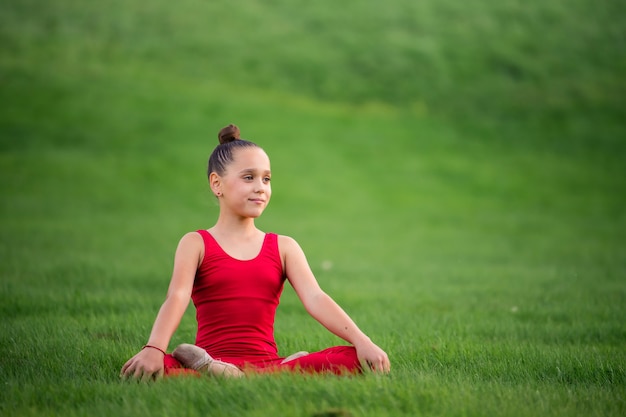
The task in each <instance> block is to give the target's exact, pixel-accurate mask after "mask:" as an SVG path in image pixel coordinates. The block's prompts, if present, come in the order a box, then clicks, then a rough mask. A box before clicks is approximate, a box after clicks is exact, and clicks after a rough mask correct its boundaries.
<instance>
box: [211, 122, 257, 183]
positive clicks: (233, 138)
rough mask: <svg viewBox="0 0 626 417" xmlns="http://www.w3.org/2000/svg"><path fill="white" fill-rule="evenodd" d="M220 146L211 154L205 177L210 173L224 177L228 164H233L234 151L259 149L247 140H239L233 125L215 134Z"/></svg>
mask: <svg viewBox="0 0 626 417" xmlns="http://www.w3.org/2000/svg"><path fill="white" fill-rule="evenodd" d="M217 138H218V139H219V141H220V144H219V145H217V146H216V147H215V149H214V150H213V153H212V154H211V156H210V157H209V169H208V172H207V175H211V172H215V173H217V175H224V172H225V171H226V167H227V166H228V164H230V163H231V162H233V159H234V156H233V154H234V150H235V149H239V148H259V147H260V146H259V145H257V144H256V143H254V142H250V141H249V140H245V139H241V138H240V132H239V128H238V127H237V126H235V125H233V124H230V125H228V126H226V127H223V128H222V129H220V131H219V133H218V134H217Z"/></svg>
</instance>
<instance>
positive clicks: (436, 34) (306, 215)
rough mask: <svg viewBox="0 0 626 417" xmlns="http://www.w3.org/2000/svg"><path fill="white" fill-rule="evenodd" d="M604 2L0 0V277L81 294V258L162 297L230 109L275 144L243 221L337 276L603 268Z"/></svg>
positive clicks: (608, 157)
mask: <svg viewBox="0 0 626 417" xmlns="http://www.w3.org/2000/svg"><path fill="white" fill-rule="evenodd" d="M624 12H625V10H624V3H623V2H621V1H617V0H615V1H613V0H604V1H591V0H576V1H560V0H559V1H550V2H527V1H521V0H504V1H500V0H499V1H496V0H476V1H472V2H458V1H453V0H437V1H414V0H390V1H386V2H383V3H381V2H374V1H353V0H348V1H342V2H331V1H316V2H310V1H299V0H289V1H287V0H273V1H264V2H259V1H254V0H244V1H239V2H225V1H211V2H206V1H199V0H181V1H178V2H175V3H172V2H168V1H161V0H156V1H151V2H140V1H122V0H103V1H98V2H85V1H76V0H55V1H48V2H40V1H28V0H9V1H4V2H2V4H1V5H0V45H1V48H0V97H1V102H2V105H1V107H0V169H1V172H2V176H1V180H0V187H1V189H2V198H1V203H0V213H1V215H2V218H1V226H2V227H0V239H1V240H0V255H1V257H2V263H3V266H2V268H3V275H4V276H5V277H8V278H7V279H6V281H5V283H4V284H3V285H5V289H6V291H5V294H7V297H9V295H10V294H13V296H15V294H17V293H23V292H24V291H26V290H25V289H20V288H21V287H20V286H19V285H17V284H16V282H18V281H19V280H25V281H21V283H22V284H24V283H25V282H30V281H29V280H31V279H32V280H33V282H35V279H37V280H38V281H36V282H38V283H43V284H44V285H43V286H42V287H41V288H46V287H45V286H46V285H48V286H49V287H47V288H48V289H49V288H51V287H50V286H52V287H54V285H64V284H63V278H60V277H70V278H65V279H67V280H69V281H68V282H65V284H68V283H70V284H71V286H72V288H77V290H76V291H79V289H80V288H81V285H87V284H81V283H80V282H82V278H83V277H84V276H85V275H89V276H93V275H94V274H95V275H98V274H105V275H107V277H108V278H107V279H106V280H103V281H101V282H99V283H97V284H96V283H93V282H92V283H90V284H89V285H91V287H89V291H90V292H92V293H93V291H94V288H99V287H98V285H99V286H102V288H109V286H111V287H112V286H114V285H117V284H120V283H121V282H122V281H123V280H124V282H125V285H129V284H128V283H127V281H125V280H126V279H127V278H128V277H130V278H131V279H130V281H131V282H137V291H140V288H141V289H142V290H141V291H144V290H145V283H146V282H153V280H154V276H155V275H158V276H159V277H160V278H159V279H160V280H161V281H160V282H161V283H162V285H161V286H159V287H158V288H156V287H155V294H157V293H158V294H163V288H164V285H165V283H166V282H167V279H168V278H169V277H168V273H169V268H170V265H171V256H172V253H173V250H174V247H175V242H177V239H178V238H179V237H180V236H181V235H182V234H183V233H185V232H186V231H188V230H194V229H197V228H208V227H210V226H211V225H212V224H213V222H214V220H215V218H216V214H217V204H216V203H215V202H214V200H213V199H212V197H211V195H210V193H209V190H208V186H207V182H206V172H205V171H206V161H207V159H208V156H209V154H210V153H211V151H212V150H213V148H214V146H215V145H216V144H217V137H216V134H217V131H218V130H219V129H220V128H221V127H223V126H224V125H227V124H229V123H235V124H237V125H239V127H240V128H241V131H242V136H243V137H244V138H247V139H250V140H253V141H255V142H257V143H259V144H260V145H261V146H262V147H264V148H265V149H266V151H267V152H268V154H269V155H270V157H271V159H272V168H273V171H274V178H273V187H274V196H273V201H272V203H271V205H270V207H269V209H268V211H267V212H266V213H265V214H264V216H263V217H262V218H261V219H259V223H258V224H259V227H261V228H262V229H264V230H272V231H275V232H278V233H284V234H288V235H292V236H294V237H295V238H296V239H297V240H299V241H300V243H301V244H302V246H303V247H304V248H305V250H306V251H307V253H308V254H309V257H310V261H311V263H312V265H313V267H314V269H315V271H316V272H318V273H319V274H320V279H321V280H322V281H323V282H324V284H325V285H327V286H329V287H330V290H333V289H335V290H337V291H339V293H340V294H341V291H342V289H343V291H345V293H346V294H347V293H349V292H350V293H354V292H357V293H358V291H359V290H357V289H355V288H354V285H352V284H353V283H354V282H360V281H363V280H364V281H363V282H365V283H366V285H365V286H364V288H363V293H364V294H371V295H368V296H365V295H364V296H363V297H365V299H366V300H367V298H368V297H375V298H381V297H383V296H385V295H386V294H387V295H394V294H395V295H397V294H398V293H399V291H401V290H402V289H405V288H413V287H412V286H413V285H416V283H422V284H423V285H424V286H426V285H427V282H429V281H431V280H432V279H434V277H440V278H442V277H447V279H450V280H451V281H450V282H451V283H458V282H465V284H466V285H469V286H470V287H471V285H472V284H471V281H472V277H475V276H476V275H477V274H480V273H481V271H484V270H490V271H493V268H501V269H499V270H498V271H497V273H495V274H494V280H495V279H496V278H495V276H499V277H501V276H505V275H507V273H506V271H509V273H510V274H511V275H512V277H513V278H514V277H515V276H516V275H515V273H511V272H510V270H511V269H513V270H516V269H515V268H525V270H527V271H528V270H531V271H532V270H533V268H536V269H537V270H540V271H543V272H542V273H539V275H541V276H543V277H545V276H547V275H545V271H554V270H558V269H559V268H561V269H560V270H565V271H570V272H571V274H569V272H567V274H569V275H568V277H570V278H571V276H573V275H575V274H576V273H578V272H576V271H581V270H584V269H585V268H599V265H602V266H603V268H605V269H603V270H602V271H604V272H605V273H606V274H609V275H610V276H612V277H614V278H615V277H620V276H621V277H623V273H624V263H623V255H624V248H625V243H624V239H623V237H624V232H626V228H625V225H626V218H625V211H624V208H625V197H624V190H625V187H624V186H625V185H626V179H625V175H624V174H625V169H624V157H625V156H626V144H625V142H624V140H625V133H626V124H625V116H626V114H625V113H626V106H625V104H626V103H625V97H626V83H625V81H624V74H625V70H626V55H625V53H624V41H625V29H626V26H625V17H624V16H625V15H626V13H624ZM146 258H148V259H149V260H150V262H149V265H146V262H145V261H146ZM36 259H39V262H37V263H35V264H32V261H33V260H36ZM81 268H82V269H81ZM135 268H136V269H135ZM68 271H69V272H68ZM85 271H88V272H85ZM105 271H106V272H105ZM164 271H167V273H165V272H164ZM329 271H333V272H332V273H333V274H334V275H332V276H333V277H337V276H341V277H343V278H344V279H345V280H347V281H346V282H347V283H344V284H336V280H334V279H331V276H330V275H328V274H330V272H329ZM594 271H596V272H594V274H592V275H591V276H590V277H589V278H588V279H589V282H588V283H587V284H589V285H591V282H593V280H594V279H596V278H597V275H595V274H596V273H597V271H598V270H597V269H594ZM607 271H609V272H607ZM325 274H326V275H325ZM542 274H543V275H542ZM549 274H550V273H548V275H549ZM46 277H47V278H46ZM364 277H365V278H364ZM399 277H401V278H402V279H398V278H399ZM79 278H80V279H79ZM59 279H60V281H59ZM442 279H443V278H442ZM457 279H458V280H459V281H455V280H457ZM615 279H617V278H615ZM393 280H395V286H394V287H392V288H389V287H388V286H387V285H386V283H388V282H391V281H393ZM524 282H525V283H527V281H524ZM559 282H560V281H559ZM107 283H109V284H107ZM587 284H585V285H587ZM94 285H95V286H96V287H93V286H94ZM341 285H345V286H346V287H345V289H344V287H342V286H341ZM519 285H520V286H521V285H526V284H519ZM555 285H557V286H558V285H561V284H560V283H559V284H555ZM616 285H620V284H616ZM334 286H337V288H334ZM470 287H464V288H465V289H464V290H468V288H470ZM348 288H350V290H348ZM424 288H428V287H424ZM424 288H422V289H424ZM619 288H620V291H621V290H623V285H620V286H619ZM28 291H29V294H31V296H32V293H33V291H36V289H33V288H30V289H28ZM427 292H428V291H426V293H427ZM13 296H11V297H12V298H14V297H13ZM433 297H436V294H435V295H433ZM159 300H160V299H155V302H157V301H159ZM44 301H45V300H44V299H42V303H43V302H44ZM92 301H93V300H92ZM389 303H392V301H389Z"/></svg>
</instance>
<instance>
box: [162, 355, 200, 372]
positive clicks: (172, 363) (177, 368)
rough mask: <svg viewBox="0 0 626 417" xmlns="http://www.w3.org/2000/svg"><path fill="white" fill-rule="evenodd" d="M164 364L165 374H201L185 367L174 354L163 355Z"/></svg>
mask: <svg viewBox="0 0 626 417" xmlns="http://www.w3.org/2000/svg"><path fill="white" fill-rule="evenodd" d="M163 366H164V368H165V376H178V375H193V376H200V374H199V373H198V372H197V371H194V370H193V369H188V368H185V367H184V366H183V365H182V364H181V363H180V362H178V361H177V360H176V358H174V357H173V356H172V355H169V354H168V355H165V357H163Z"/></svg>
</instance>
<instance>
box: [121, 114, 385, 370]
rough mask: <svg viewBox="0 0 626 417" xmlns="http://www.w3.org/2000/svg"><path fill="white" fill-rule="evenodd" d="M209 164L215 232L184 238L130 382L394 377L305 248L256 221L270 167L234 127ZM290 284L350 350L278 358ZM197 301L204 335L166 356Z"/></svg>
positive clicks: (265, 199) (223, 134)
mask: <svg viewBox="0 0 626 417" xmlns="http://www.w3.org/2000/svg"><path fill="white" fill-rule="evenodd" d="M218 138H219V142H220V144H219V145H218V146H217V147H216V148H215V150H214V151H213V153H212V154H211V157H210V158H209V169H208V174H209V183H210V186H211V190H212V192H213V193H214V194H215V196H216V197H217V199H218V201H219V205H220V212H219V217H218V220H217V223H216V224H215V225H214V226H213V227H212V228H210V229H208V230H198V231H196V232H191V233H187V234H186V235H184V236H183V238H182V239H181V240H180V242H179V244H178V248H177V249H176V255H175V259H174V271H173V274H172V279H171V282H170V286H169V289H168V292H167V297H166V299H165V302H164V303H163V305H162V306H161V309H160V310H159V313H158V315H157V317H156V320H155V322H154V325H153V327H152V332H151V334H150V338H149V340H148V343H147V344H146V345H145V346H144V347H143V349H142V350H141V351H140V352H138V353H137V354H136V355H135V356H133V357H132V358H131V359H129V360H128V361H127V362H126V364H124V366H123V367H122V370H121V375H122V376H123V377H134V378H138V379H143V380H148V379H155V378H157V377H160V376H162V375H163V374H166V375H171V374H178V373H186V372H191V373H206V374H213V375H216V374H219V375H224V376H233V377H236V376H242V375H244V374H245V373H246V372H275V371H280V370H301V371H305V372H332V373H336V374H341V373H359V372H362V369H363V368H362V366H366V367H368V368H369V369H371V370H373V371H376V372H389V368H390V364H389V359H388V357H387V354H386V353H385V352H384V351H383V350H382V349H381V348H379V347H378V346H376V345H375V344H374V343H373V342H372V341H371V340H370V339H369V338H368V337H367V336H366V335H365V334H364V333H363V332H362V331H361V330H359V328H358V327H357V326H356V324H355V323H354V322H353V321H352V320H351V319H350V317H348V315H347V314H346V313H345V312H344V311H343V310H342V309H341V307H339V305H338V304H337V303H335V301H333V299H332V298H330V297H329V296H328V295H327V294H326V293H325V292H324V291H323V290H322V289H321V288H320V286H319V285H318V283H317V281H316V279H315V277H314V276H313V273H312V271H311V269H310V267H309V265H308V263H307V260H306V258H305V255H304V253H303V251H302V249H301V248H300V246H299V245H298V244H297V243H296V241H295V240H293V239H292V238H290V237H287V236H280V235H275V234H272V233H264V232H262V231H261V230H259V229H257V228H256V227H255V224H254V219H256V218H257V217H259V216H260V215H261V213H263V210H265V207H266V206H267V204H268V203H269V200H270V196H271V193H272V189H271V186H270V179H271V171H270V160H269V158H268V156H267V154H266V153H265V152H264V151H263V149H261V148H260V147H259V146H258V145H256V144H255V143H252V142H250V141H247V140H243V139H240V138H239V129H238V128H237V127H236V126H234V125H229V126H227V127H225V128H223V129H222V130H220V132H219V134H218ZM285 280H288V281H289V283H290V284H291V285H292V286H293V288H294V289H295V291H296V294H297V295H298V297H299V298H300V300H301V301H302V303H303V305H304V307H305V308H306V310H307V312H308V313H309V314H310V315H311V316H313V317H314V318H315V319H316V320H317V321H319V322H320V323H321V324H322V325H323V326H324V327H326V328H327V329H328V330H329V331H331V332H332V333H334V334H335V335H337V336H339V337H340V338H342V339H344V340H346V341H347V342H349V343H351V344H352V346H336V347H331V348H328V349H325V350H322V351H320V352H315V353H310V354H309V353H307V352H299V353H296V354H294V355H291V356H289V357H287V358H283V357H280V356H279V355H278V350H277V348H276V343H275V341H274V316H275V313H276V307H277V306H278V302H279V297H280V294H281V292H282V290H283V284H284V281H285ZM190 298H191V299H192V300H193V302H194V305H195V307H196V319H197V322H198V330H197V335H196V342H195V345H191V344H184V345H180V346H179V347H177V348H176V349H175V350H174V351H173V352H172V354H171V355H168V354H166V352H165V351H166V349H167V347H168V345H169V342H170V339H171V337H172V335H173V334H174V331H175V330H176V328H177V327H178V324H179V323H180V320H181V318H182V317H183V314H184V312H185V310H186V308H187V306H188V304H189V299H190Z"/></svg>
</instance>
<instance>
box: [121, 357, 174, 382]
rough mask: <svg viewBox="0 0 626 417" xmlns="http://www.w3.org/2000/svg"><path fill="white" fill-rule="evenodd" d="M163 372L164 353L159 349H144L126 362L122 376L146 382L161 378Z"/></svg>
mask: <svg viewBox="0 0 626 417" xmlns="http://www.w3.org/2000/svg"><path fill="white" fill-rule="evenodd" d="M163 372H164V368H163V353H162V352H159V351H158V350H157V349H143V350H141V351H140V352H139V353H137V354H136V355H135V356H133V357H132V358H130V359H129V360H128V361H127V362H126V363H125V364H124V366H123V367H122V370H121V372H120V377H121V378H125V379H128V378H133V379H136V380H139V381H142V382H146V381H151V380H156V379H159V378H161V377H162V376H163Z"/></svg>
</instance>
